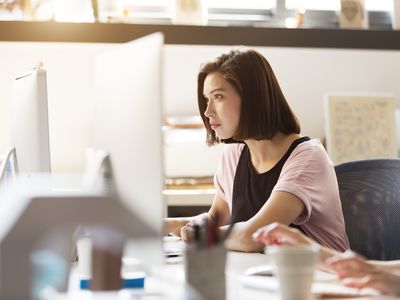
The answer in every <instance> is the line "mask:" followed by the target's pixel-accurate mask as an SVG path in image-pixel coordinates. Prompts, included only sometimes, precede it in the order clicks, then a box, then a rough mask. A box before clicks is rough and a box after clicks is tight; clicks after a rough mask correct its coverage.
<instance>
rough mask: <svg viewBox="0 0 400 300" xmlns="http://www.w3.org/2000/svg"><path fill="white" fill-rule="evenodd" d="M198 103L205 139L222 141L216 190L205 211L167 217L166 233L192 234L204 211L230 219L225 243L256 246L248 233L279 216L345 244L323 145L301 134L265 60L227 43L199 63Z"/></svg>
mask: <svg viewBox="0 0 400 300" xmlns="http://www.w3.org/2000/svg"><path fill="white" fill-rule="evenodd" d="M197 89H198V105H199V110H200V114H201V117H202V119H203V122H204V125H205V127H206V129H207V144H208V145H214V144H218V143H221V142H223V143H227V144H228V145H227V146H226V148H225V150H224V152H223V155H222V158H221V161H220V164H219V167H218V169H217V172H216V174H215V176H214V184H215V188H216V190H217V194H216V196H215V198H214V200H213V203H212V206H211V208H210V210H209V212H208V213H206V214H203V215H199V216H196V217H192V218H175V219H166V222H165V231H166V233H173V234H175V235H178V236H179V235H180V236H182V238H183V239H184V240H188V239H189V234H188V233H189V232H190V228H191V226H192V224H193V223H194V222H195V221H196V220H198V219H200V218H202V217H204V216H206V217H207V218H209V219H211V220H214V221H217V222H218V224H219V225H221V230H222V231H226V230H227V227H228V226H227V224H229V223H234V224H235V226H234V227H233V230H232V232H231V233H230V236H229V240H228V243H227V246H228V248H229V249H231V250H237V251H245V252H256V251H260V250H261V249H262V248H263V244H262V243H260V242H255V241H254V240H253V239H252V234H253V233H254V232H255V231H256V229H257V228H260V227H262V226H264V225H267V224H270V223H273V222H281V223H283V224H287V225H289V224H292V226H298V227H299V228H300V229H301V230H302V231H303V232H304V233H305V234H307V235H308V236H310V237H311V238H312V239H314V240H316V241H317V242H319V243H321V244H323V245H325V246H327V247H330V248H333V249H337V250H339V251H344V250H346V249H347V248H348V240H347V236H346V233H345V229H344V221H343V215H342V211H341V205H340V198H339V191H338V186H337V181H336V175H335V172H334V168H333V165H332V162H331V161H330V160H329V158H328V156H327V154H326V152H325V150H324V148H323V147H322V145H321V143H320V142H319V141H317V140H311V139H310V138H309V137H303V136H301V135H300V124H299V122H298V120H297V118H296V116H295V115H294V113H293V112H292V110H291V109H290V107H289V105H288V103H287V101H286V99H285V97H284V95H283V93H282V91H281V88H280V86H279V84H278V81H277V79H276V77H275V75H274V72H273V71H272V68H271V66H270V65H269V63H268V61H267V60H266V59H265V57H263V56H262V55H261V54H260V53H258V52H257V51H255V50H252V49H248V48H244V47H242V48H236V49H232V50H231V51H229V52H228V53H226V54H222V55H220V56H219V57H217V58H216V59H214V60H211V61H209V62H207V63H205V64H203V65H202V66H201V68H200V71H199V74H198V87H197Z"/></svg>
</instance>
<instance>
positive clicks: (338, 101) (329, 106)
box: [324, 94, 397, 164]
mask: <svg viewBox="0 0 400 300" xmlns="http://www.w3.org/2000/svg"><path fill="white" fill-rule="evenodd" d="M324 104H325V131H326V143H327V150H328V154H329V156H330V157H331V159H332V161H333V162H334V163H335V164H338V163H342V162H345V161H350V160H356V159H366V158H374V157H397V149H396V121H395V108H396V104H395V99H394V97H393V96H387V95H383V96H382V95H381V96H379V95H335V94H330V95H327V96H326V98H325V103H324Z"/></svg>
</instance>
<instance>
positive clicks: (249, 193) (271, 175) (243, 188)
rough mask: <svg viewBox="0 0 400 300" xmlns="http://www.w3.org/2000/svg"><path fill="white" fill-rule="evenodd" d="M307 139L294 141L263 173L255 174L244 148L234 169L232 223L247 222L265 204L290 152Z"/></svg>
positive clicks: (246, 149) (247, 152)
mask: <svg viewBox="0 0 400 300" xmlns="http://www.w3.org/2000/svg"><path fill="white" fill-rule="evenodd" d="M309 140H310V138H309V137H302V138H299V139H297V140H295V141H294V142H293V143H292V144H291V145H290V147H289V149H288V150H287V151H286V153H285V155H284V156H283V157H282V158H281V159H280V160H279V161H278V162H277V164H276V165H275V166H274V167H273V168H272V169H270V170H268V171H267V172H265V173H261V174H259V173H257V171H256V170H255V169H254V167H253V164H252V162H251V158H250V150H249V148H248V147H247V145H245V146H244V148H243V150H242V153H241V154H240V158H239V162H238V165H237V167H236V173H235V179H234V182H233V194H232V220H231V222H232V223H236V222H242V221H247V220H248V219H250V218H251V217H253V216H254V215H255V214H256V213H257V212H258V211H259V210H260V209H261V207H262V206H263V205H264V204H265V202H267V200H268V198H269V197H270V195H271V192H272V190H273V188H274V187H275V185H276V183H277V182H278V179H279V175H280V173H281V171H282V167H283V165H284V164H285V162H286V160H287V159H288V157H289V156H290V154H291V153H292V151H293V150H294V149H295V148H296V147H297V145H299V144H300V143H303V142H305V141H309Z"/></svg>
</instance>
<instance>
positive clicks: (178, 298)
mask: <svg viewBox="0 0 400 300" xmlns="http://www.w3.org/2000/svg"><path fill="white" fill-rule="evenodd" d="M266 263H267V257H266V255H264V254H257V253H239V252H229V254H228V260H227V269H226V280H227V300H242V299H253V300H258V299H260V300H261V299H263V300H265V299H268V300H279V299H280V297H279V293H278V292H276V291H268V290H265V289H257V288H249V287H246V286H244V285H243V284H242V282H241V280H240V277H241V276H242V275H243V273H244V272H245V270H247V268H249V267H251V266H255V265H260V264H266ZM153 275H154V276H152V277H148V278H146V288H145V292H143V291H141V290H136V291H135V290H132V291H119V292H94V293H91V292H86V293H82V292H80V293H70V294H69V295H65V294H63V295H61V294H58V296H57V297H55V295H54V294H51V295H49V296H48V297H47V298H46V300H47V299H52V300H67V299H68V300H70V299H74V300H84V299H91V300H114V299H116V300H127V299H136V298H137V299H142V298H140V296H139V295H141V296H144V297H143V299H147V297H149V299H175V300H183V299H187V298H188V297H187V294H186V293H187V289H186V290H185V285H184V269H183V264H182V263H176V264H166V265H165V266H163V267H161V268H158V269H157V270H156V271H155V273H154V274H153ZM135 295H137V296H135ZM329 299H332V300H333V299H345V298H343V297H340V298H332V297H330V298H329ZM351 299H358V300H362V299H365V300H367V299H368V300H389V299H396V300H400V298H396V297H389V296H372V297H362V296H360V297H357V298H354V297H352V298H351Z"/></svg>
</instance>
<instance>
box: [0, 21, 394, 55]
mask: <svg viewBox="0 0 400 300" xmlns="http://www.w3.org/2000/svg"><path fill="white" fill-rule="evenodd" d="M153 32H162V33H164V35H165V43H166V44H184V45H239V44H241V45H249V46H268V47H306V48H307V47H310V48H341V49H345V48H348V49H385V50H400V31H393V30H346V29H313V28H308V29H305V28H304V29H303V28H302V29H287V28H272V27H271V28H266V27H244V26H230V27H225V26H187V25H155V24H124V23H118V24H116V23H59V22H21V21H0V41H30V42H80V43H124V42H128V41H131V40H133V39H136V38H139V37H142V36H145V35H147V34H150V33H153Z"/></svg>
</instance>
